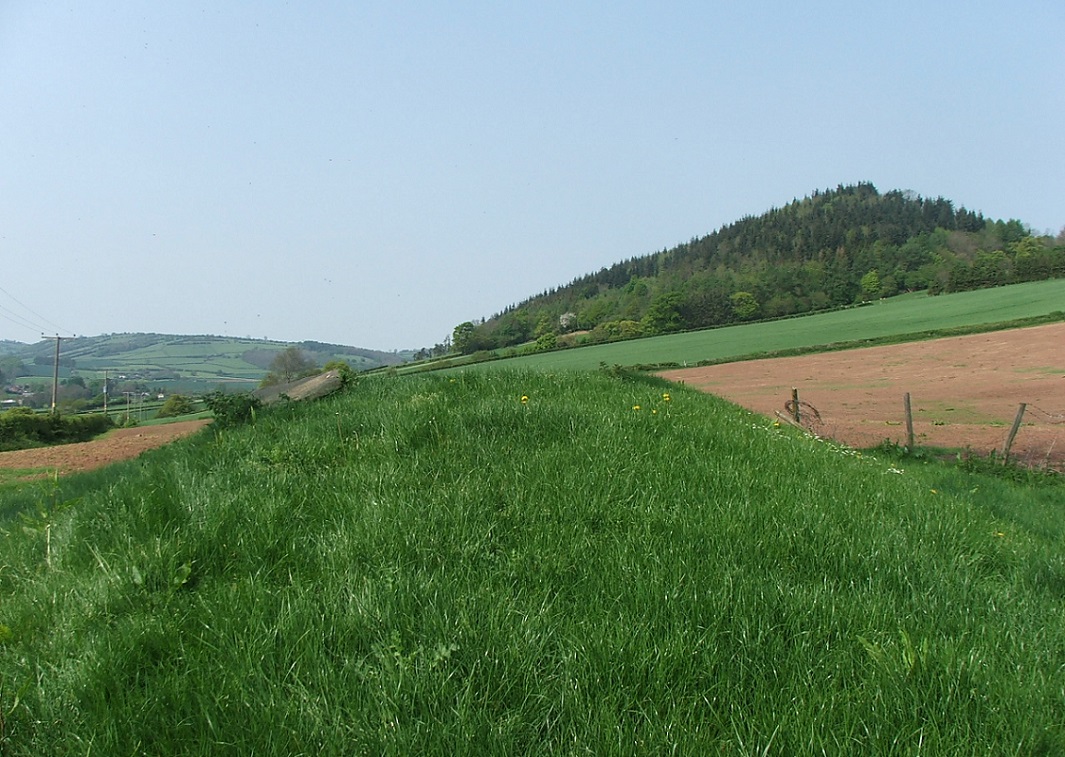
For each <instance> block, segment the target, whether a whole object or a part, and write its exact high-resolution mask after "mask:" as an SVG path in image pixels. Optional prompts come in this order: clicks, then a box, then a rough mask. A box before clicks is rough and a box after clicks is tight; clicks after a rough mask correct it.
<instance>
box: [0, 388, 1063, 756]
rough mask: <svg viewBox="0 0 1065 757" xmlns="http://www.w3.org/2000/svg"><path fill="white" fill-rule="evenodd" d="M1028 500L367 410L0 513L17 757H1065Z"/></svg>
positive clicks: (513, 400) (696, 442) (653, 421)
mask: <svg viewBox="0 0 1065 757" xmlns="http://www.w3.org/2000/svg"><path fill="white" fill-rule="evenodd" d="M998 470H1002V469H1001V468H999V469H998ZM1013 473H1014V475H1015V476H1016V477H1018V478H1019V479H1021V480H1020V481H1019V482H1013V481H1011V480H1010V479H1007V478H1004V477H1002V476H991V475H988V474H985V473H980V472H979V471H976V470H970V469H963V468H961V467H944V466H942V465H940V464H935V463H925V462H920V461H915V460H905V459H902V460H900V459H893V458H888V457H884V456H871V455H868V454H865V455H860V454H858V453H856V452H854V451H851V450H848V449H844V448H840V447H837V446H835V445H832V444H830V443H827V442H824V441H819V440H816V439H813V438H809V437H806V436H803V435H802V434H801V433H799V432H798V431H796V430H794V429H791V428H790V427H779V426H778V425H776V424H773V423H772V422H770V421H768V420H765V419H763V418H761V417H758V416H755V415H753V414H750V413H747V412H745V411H742V410H740V409H738V408H736V407H735V406H733V405H730V404H728V403H726V402H724V401H722V400H720V399H718V398H715V397H712V396H708V395H703V394H700V393H698V392H695V391H693V390H688V389H685V388H683V387H674V386H670V385H668V384H665V383H664V382H661V381H658V380H656V379H653V378H645V377H637V376H630V375H628V374H626V373H624V372H621V371H616V370H604V371H592V372H566V371H564V372H557V373H555V374H554V375H552V374H550V373H549V372H544V371H520V372H519V371H491V372H466V373H463V374H459V375H454V376H450V377H449V376H447V375H441V374H436V375H426V376H418V377H401V378H396V377H393V378H388V377H379V378H363V379H362V380H360V381H359V382H357V384H356V385H355V386H354V387H353V388H351V389H349V390H347V391H345V392H344V393H341V394H338V395H334V396H332V397H330V398H327V399H324V400H321V401H319V402H317V403H314V404H311V405H302V404H298V403H292V404H288V405H281V406H277V407H274V408H270V409H267V410H263V411H262V412H260V413H259V414H258V415H257V417H256V419H255V421H254V423H252V424H250V425H246V426H239V427H231V428H221V427H219V428H209V429H207V430H205V431H204V432H201V433H200V434H199V435H198V436H195V437H192V438H189V439H185V440H183V441H180V442H178V443H176V444H174V445H172V446H170V447H168V448H165V449H160V450H155V451H153V452H150V453H147V454H145V455H144V456H142V457H141V458H139V459H138V460H137V461H134V462H130V463H126V464H121V465H118V466H116V467H114V468H111V469H108V470H104V471H99V472H96V473H92V474H83V475H79V476H75V477H71V478H67V479H59V480H58V481H54V480H47V481H42V482H34V483H29V484H21V485H11V484H8V485H4V486H0V529H2V531H3V533H2V536H0V714H2V719H0V754H3V755H5V756H6V755H42V754H48V755H66V754H89V753H91V754H183V755H215V754H258V755H294V754H314V755H320V754H330V755H347V754H375V755H376V754H394V755H408V754H441V755H444V754H446V755H453V754H470V755H492V754H499V755H512V754H578V753H580V754H605V755H614V754H616V755H630V754H715V755H716V754H728V755H755V754H757V755H806V754H863V755H865V754H869V755H908V754H914V755H916V754H929V755H933V754H934V755H974V754H981V755H984V754H987V755H990V754H994V755H1000V754H1001V755H1028V754H1047V755H1049V754H1062V753H1065V698H1063V696H1062V692H1063V691H1065V623H1063V622H1062V614H1061V607H1062V602H1063V601H1065V552H1063V549H1062V547H1063V545H1065V517H1063V516H1065V488H1063V486H1062V484H1061V482H1060V481H1059V480H1057V479H1055V478H1053V477H1050V476H1048V475H1045V474H1044V475H1042V476H1040V475H1038V474H1034V473H1025V472H1021V471H1017V472H1013Z"/></svg>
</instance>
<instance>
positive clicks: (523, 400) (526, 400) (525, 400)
mask: <svg viewBox="0 0 1065 757" xmlns="http://www.w3.org/2000/svg"><path fill="white" fill-rule="evenodd" d="M521 404H523V405H528V404H529V395H527V394H523V395H521Z"/></svg>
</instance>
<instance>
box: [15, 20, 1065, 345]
mask: <svg viewBox="0 0 1065 757" xmlns="http://www.w3.org/2000/svg"><path fill="white" fill-rule="evenodd" d="M1063 44H1065V3H1062V2H1061V0H1010V1H1008V2H1007V1H1006V0H1003V1H1001V2H980V1H979V0H966V1H964V2H962V1H960V0H958V1H956V0H944V1H943V2H928V0H920V1H919V2H918V1H911V0H896V1H893V2H872V3H858V2H853V0H846V1H845V2H844V1H840V2H829V1H823V0H812V1H811V2H807V3H796V2H791V1H790V0H789V1H787V2H784V1H781V2H759V1H758V0H755V1H754V2H744V3H724V2H711V1H707V0H704V1H703V2H673V3H669V2H665V3H663V2H650V1H649V2H616V3H605V2H602V3H587V2H579V1H578V2H574V1H573V0H567V1H566V2H551V1H548V2H535V3H532V2H513V3H498V2H418V3H412V2H404V1H403V0H398V1H396V0H388V1H387V2H373V1H371V2H356V1H355V0H351V1H350V2H327V1H325V0H308V1H304V2H287V3H281V2H224V1H220V2H212V3H203V4H196V3H189V2H165V3H164V2H144V1H142V2H125V1H123V0H107V1H106V2H102V1H99V0H77V2H63V3H57V2H49V1H48V0H0V288H2V291H0V338H7V339H16V340H18V341H23V342H33V341H37V340H38V339H39V338H40V334H41V332H42V331H46V332H48V333H55V332H56V331H57V330H58V331H59V333H61V334H70V333H75V334H79V335H94V334H101V333H112V332H126V331H155V332H164V333H182V334H187V333H193V334H198V333H207V334H223V335H234V336H253V337H264V336H265V337H269V338H271V339H280V340H292V341H298V340H304V339H313V340H318V341H323V342H337V343H342V344H350V345H356V346H360V347H371V348H376V349H403V348H410V347H421V346H431V345H433V344H434V343H436V342H439V341H442V340H443V339H444V337H445V336H447V335H448V334H450V332H451V330H452V328H453V327H454V326H455V325H456V324H458V323H460V322H462V321H465V320H473V319H477V318H481V317H488V316H491V315H492V314H493V313H496V312H498V311H500V310H502V309H504V308H506V307H507V306H508V305H511V304H513V303H516V302H518V301H520V300H523V299H525V298H526V297H528V296H531V295H534V294H537V293H538V292H540V291H542V290H544V289H547V288H550V287H553V286H556V285H561V284H565V283H568V282H569V281H571V280H572V279H573V278H575V277H577V276H580V275H582V274H585V273H589V272H593V271H596V270H598V269H599V268H601V267H603V266H608V265H610V264H612V263H614V262H617V261H619V260H623V259H626V258H629V257H632V256H637V255H643V254H647V253H651V252H654V251H657V250H661V249H663V248H665V247H670V246H672V245H674V244H676V243H678V242H683V241H687V240H689V239H691V238H692V237H697V236H701V235H703V234H706V233H709V232H711V231H713V230H715V229H717V228H719V227H721V226H722V225H724V224H728V223H731V222H732V221H735V220H737V219H739V218H741V217H742V216H744V215H757V214H760V213H762V212H764V211H765V210H768V209H769V208H771V207H774V206H776V207H779V206H782V205H784V204H786V203H788V202H790V201H791V200H792V199H795V198H797V197H803V196H805V195H807V194H809V193H810V192H812V191H813V190H814V189H825V188H829V187H835V186H836V185H837V184H841V183H842V184H850V183H854V182H858V181H871V182H873V183H874V184H875V185H876V186H877V187H878V188H879V189H880V190H881V191H887V190H891V189H909V190H913V191H916V192H918V193H920V194H922V195H925V196H930V197H935V196H943V197H946V198H949V199H951V200H953V201H954V202H955V203H956V204H958V205H964V206H966V207H968V208H970V209H973V210H979V211H981V212H983V213H984V214H985V215H987V216H989V217H991V218H1003V219H1008V218H1017V219H1020V220H1021V221H1023V222H1025V223H1027V224H1029V225H1030V226H1032V227H1033V229H1035V230H1036V231H1038V232H1045V231H1052V232H1054V233H1057V232H1058V231H1059V230H1060V229H1061V228H1062V226H1063V225H1065V136H1063V135H1065V54H1063V52H1062V49H1063V47H1062V46H1063Z"/></svg>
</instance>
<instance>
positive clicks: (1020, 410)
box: [1002, 402, 1028, 465]
mask: <svg viewBox="0 0 1065 757" xmlns="http://www.w3.org/2000/svg"><path fill="white" fill-rule="evenodd" d="M1026 407H1028V405H1027V404H1025V403H1024V402H1022V403H1021V404H1020V405H1019V406H1018V407H1017V417H1016V418H1014V419H1013V426H1012V427H1011V428H1010V435H1009V436H1007V437H1006V446H1005V447H1003V448H1002V464H1003V465H1005V464H1006V461H1007V460H1009V458H1010V447H1012V446H1013V438H1014V437H1015V436H1017V430H1018V429H1020V427H1021V418H1023V417H1024V409H1025V408H1026Z"/></svg>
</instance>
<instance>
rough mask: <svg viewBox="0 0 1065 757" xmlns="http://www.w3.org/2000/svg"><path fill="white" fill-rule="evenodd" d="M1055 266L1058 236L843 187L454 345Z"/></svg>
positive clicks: (960, 286)
mask: <svg viewBox="0 0 1065 757" xmlns="http://www.w3.org/2000/svg"><path fill="white" fill-rule="evenodd" d="M1061 276H1065V233H1063V234H1062V235H1059V236H1058V237H1056V238H1051V237H1040V236H1034V235H1033V234H1032V233H1031V232H1030V231H1029V230H1028V229H1027V228H1026V227H1025V225H1024V224H1022V223H1021V222H1020V221H1018V220H1009V221H992V220H988V219H986V218H985V217H984V216H983V215H982V214H980V213H978V212H974V211H971V210H968V209H966V208H964V207H959V208H956V207H954V204H953V203H952V202H951V201H949V200H946V199H944V198H942V197H938V198H935V199H926V198H922V197H920V196H919V195H915V194H913V193H910V192H901V191H890V192H886V193H880V192H878V191H877V189H876V187H875V186H873V185H872V184H870V183H859V184H855V185H849V186H843V185H840V186H839V187H837V188H836V189H834V190H826V191H817V192H814V193H813V194H812V195H811V196H809V197H806V198H803V199H801V200H795V201H793V202H791V203H789V204H788V205H785V206H784V207H782V208H774V209H772V210H770V211H768V212H767V213H764V214H763V215H761V216H758V217H750V216H749V217H745V218H743V219H741V220H739V221H736V222H735V223H732V224H729V225H727V226H724V227H722V228H721V229H719V230H717V231H715V232H713V233H711V234H708V235H706V236H704V237H701V238H696V239H692V240H691V241H689V242H686V243H684V244H680V245H677V246H675V247H673V248H671V249H663V250H662V251H660V252H657V253H654V254H650V255H644V256H640V257H634V258H630V259H628V260H625V261H622V262H619V263H616V264H614V265H612V266H610V267H609V268H603V269H601V270H599V271H598V272H596V273H592V274H588V275H586V276H582V277H580V278H578V279H575V280H574V281H572V282H570V283H569V284H567V285H565V286H562V287H559V288H557V289H552V290H550V291H546V292H542V293H541V294H539V295H536V296H535V297H531V298H529V299H528V300H526V301H524V302H522V303H519V304H517V305H513V306H511V307H508V308H507V309H505V310H504V311H502V312H500V313H497V314H495V315H494V316H492V317H491V318H489V319H487V320H484V321H482V322H479V323H478V322H472V321H468V322H465V323H463V324H460V325H459V326H457V327H456V328H455V329H454V332H453V334H452V337H451V343H450V350H451V351H453V352H459V353H463V354H470V353H475V352H478V351H482V350H497V349H501V348H509V347H520V348H521V349H522V350H538V349H550V348H553V347H556V346H558V345H559V344H568V343H571V342H576V341H579V342H582V343H594V342H602V341H611V340H616V339H627V338H632V337H636V336H648V335H655V334H664V333H670V332H674V331H681V330H687V329H698V328H707V327H712V326H722V325H728V324H733V323H740V322H744V321H751V320H756V319H760V318H775V317H781V316H788V315H797V314H802V313H809V312H814V311H818V310H826V309H830V308H837V307H841V306H846V305H851V304H856V303H861V302H864V301H869V300H872V299H878V298H883V297H892V296H894V295H896V294H900V293H903V292H913V291H927V292H928V293H929V294H931V295H936V294H940V293H944V292H956V291H962V290H967V289H977V288H983V287H990V286H1000V285H1003V284H1011V283H1016V282H1021V281H1034V280H1039V279H1046V278H1053V277H1061ZM438 348H439V345H438V346H437V348H434V350H432V351H429V350H426V351H425V352H426V353H430V352H432V353H435V352H437V351H438Z"/></svg>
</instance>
